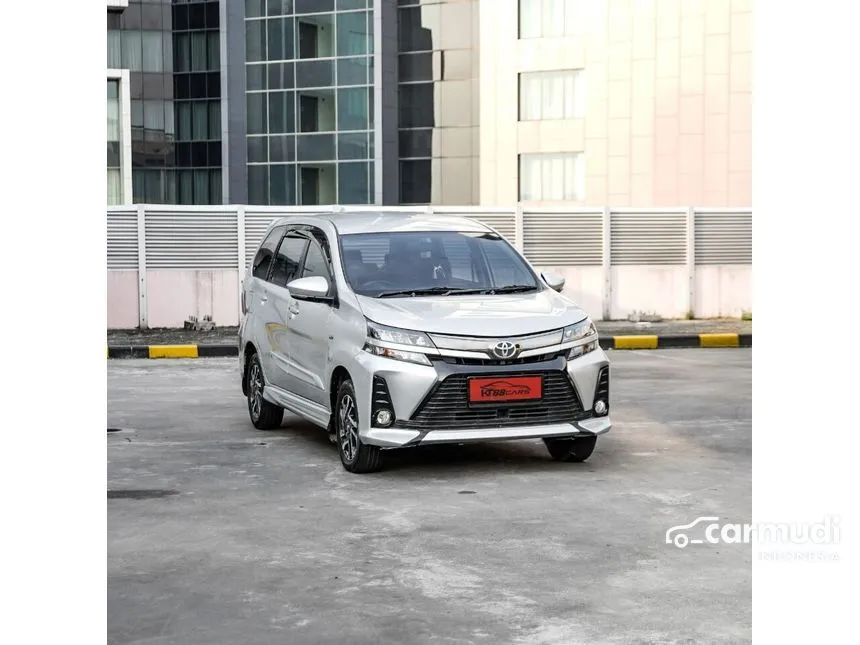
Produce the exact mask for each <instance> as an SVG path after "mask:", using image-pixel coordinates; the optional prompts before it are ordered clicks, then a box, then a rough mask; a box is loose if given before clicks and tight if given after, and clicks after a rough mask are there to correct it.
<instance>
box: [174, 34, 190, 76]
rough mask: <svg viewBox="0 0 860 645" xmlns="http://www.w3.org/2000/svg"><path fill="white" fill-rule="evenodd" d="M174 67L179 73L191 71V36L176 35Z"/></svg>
mask: <svg viewBox="0 0 860 645" xmlns="http://www.w3.org/2000/svg"><path fill="white" fill-rule="evenodd" d="M173 65H174V68H175V71H177V72H188V71H191V34H187V33H186V34H174V36H173Z"/></svg>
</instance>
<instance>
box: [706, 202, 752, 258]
mask: <svg viewBox="0 0 860 645" xmlns="http://www.w3.org/2000/svg"><path fill="white" fill-rule="evenodd" d="M695 240H696V264H752V213H751V212H741V211H720V210H717V209H714V210H705V209H702V210H697V211H696V213H695Z"/></svg>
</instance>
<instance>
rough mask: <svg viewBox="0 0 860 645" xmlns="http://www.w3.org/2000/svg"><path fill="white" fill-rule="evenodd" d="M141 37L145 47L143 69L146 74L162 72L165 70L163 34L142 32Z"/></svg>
mask: <svg viewBox="0 0 860 645" xmlns="http://www.w3.org/2000/svg"><path fill="white" fill-rule="evenodd" d="M140 35H141V43H142V47H143V59H142V63H141V69H142V70H143V71H144V72H161V71H162V70H163V69H164V52H163V51H162V38H163V35H164V34H163V32H160V31H142V32H140Z"/></svg>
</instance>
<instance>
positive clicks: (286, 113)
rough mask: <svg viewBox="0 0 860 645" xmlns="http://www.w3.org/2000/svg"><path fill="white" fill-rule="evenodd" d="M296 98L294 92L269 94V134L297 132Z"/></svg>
mask: <svg viewBox="0 0 860 645" xmlns="http://www.w3.org/2000/svg"><path fill="white" fill-rule="evenodd" d="M294 97H295V94H294V93H293V92H270V93H269V132H271V133H273V134H274V133H276V132H295V128H296V125H295V105H294V102H295V101H294ZM249 132H250V131H249Z"/></svg>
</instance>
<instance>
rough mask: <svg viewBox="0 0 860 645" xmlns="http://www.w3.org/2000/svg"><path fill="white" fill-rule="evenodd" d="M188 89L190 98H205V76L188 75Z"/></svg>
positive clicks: (202, 74) (203, 74)
mask: <svg viewBox="0 0 860 645" xmlns="http://www.w3.org/2000/svg"><path fill="white" fill-rule="evenodd" d="M188 76H189V79H190V80H189V86H190V87H189V89H190V90H191V98H194V99H199V98H204V97H205V96H206V74H205V73H202V72H201V73H199V74H189V75H188Z"/></svg>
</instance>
